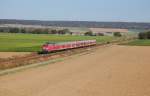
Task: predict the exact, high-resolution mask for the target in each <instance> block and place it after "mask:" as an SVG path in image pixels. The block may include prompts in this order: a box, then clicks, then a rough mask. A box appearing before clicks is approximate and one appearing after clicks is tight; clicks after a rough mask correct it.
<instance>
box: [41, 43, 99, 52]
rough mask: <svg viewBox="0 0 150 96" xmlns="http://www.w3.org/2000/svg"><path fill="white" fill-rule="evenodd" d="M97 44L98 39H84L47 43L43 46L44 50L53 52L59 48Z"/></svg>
mask: <svg viewBox="0 0 150 96" xmlns="http://www.w3.org/2000/svg"><path fill="white" fill-rule="evenodd" d="M92 45H96V40H84V41H73V42H63V43H50V42H48V43H46V44H44V45H43V46H42V50H43V52H45V53H47V52H52V51H59V50H66V49H72V48H79V47H87V46H92Z"/></svg>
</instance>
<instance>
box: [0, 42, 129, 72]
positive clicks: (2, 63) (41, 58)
mask: <svg viewBox="0 0 150 96" xmlns="http://www.w3.org/2000/svg"><path fill="white" fill-rule="evenodd" d="M122 41H125V40H121V41H112V42H106V43H101V44H96V45H93V46H88V47H81V48H76V49H69V50H63V51H58V52H52V53H49V54H38V53H32V54H29V55H26V56H23V57H14V58H11V59H5V60H0V70H4V69H9V68H14V67H18V66H24V65H29V64H34V63H39V62H45V61H48V60H53V59H57V58H62V57H66V56H70V55H73V54H78V53H83V52H88V51H89V50H93V49H95V48H98V47H99V46H102V45H111V44H118V43H120V42H122ZM126 41H128V40H126Z"/></svg>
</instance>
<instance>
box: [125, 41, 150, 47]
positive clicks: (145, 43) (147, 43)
mask: <svg viewBox="0 0 150 96" xmlns="http://www.w3.org/2000/svg"><path fill="white" fill-rule="evenodd" d="M124 45H131V46H150V40H134V41H131V42H128V43H126V44H124Z"/></svg>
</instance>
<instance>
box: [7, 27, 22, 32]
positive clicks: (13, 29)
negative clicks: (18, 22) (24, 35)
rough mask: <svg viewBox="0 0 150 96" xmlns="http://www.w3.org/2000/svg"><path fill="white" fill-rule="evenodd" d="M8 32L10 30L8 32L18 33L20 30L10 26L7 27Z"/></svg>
mask: <svg viewBox="0 0 150 96" xmlns="http://www.w3.org/2000/svg"><path fill="white" fill-rule="evenodd" d="M9 32H10V33H19V32H20V29H19V28H10V29H9Z"/></svg>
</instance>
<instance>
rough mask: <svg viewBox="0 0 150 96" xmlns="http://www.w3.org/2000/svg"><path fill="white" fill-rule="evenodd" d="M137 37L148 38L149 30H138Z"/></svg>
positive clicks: (149, 36)
mask: <svg viewBox="0 0 150 96" xmlns="http://www.w3.org/2000/svg"><path fill="white" fill-rule="evenodd" d="M138 38H139V39H150V31H147V32H140V33H139V34H138Z"/></svg>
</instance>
